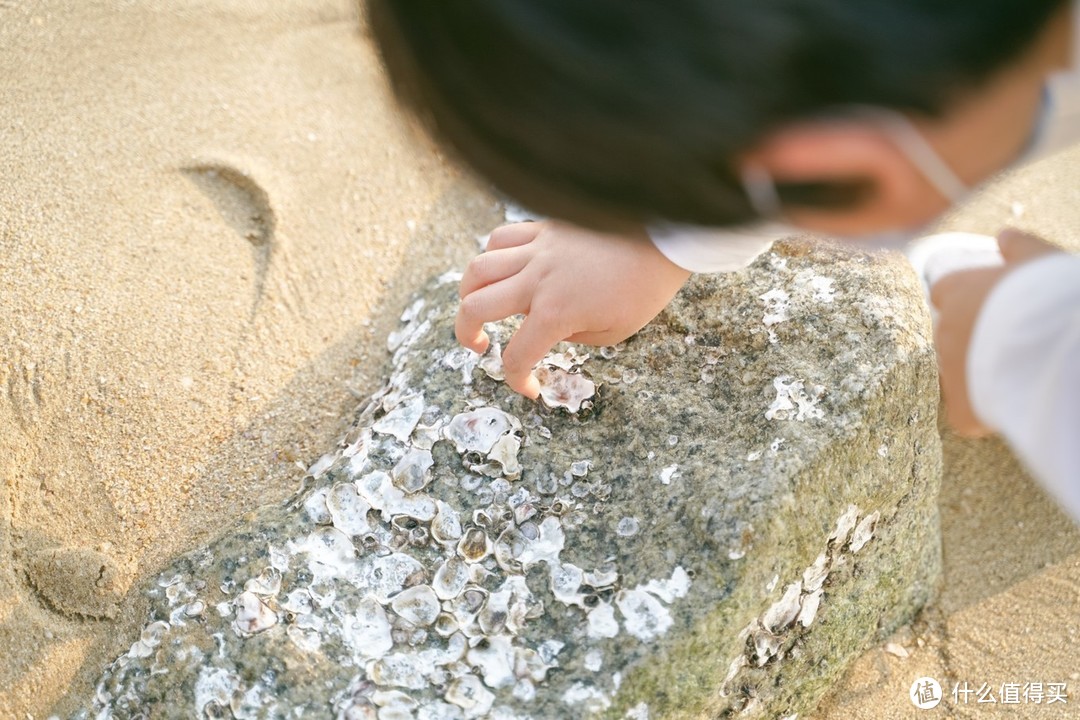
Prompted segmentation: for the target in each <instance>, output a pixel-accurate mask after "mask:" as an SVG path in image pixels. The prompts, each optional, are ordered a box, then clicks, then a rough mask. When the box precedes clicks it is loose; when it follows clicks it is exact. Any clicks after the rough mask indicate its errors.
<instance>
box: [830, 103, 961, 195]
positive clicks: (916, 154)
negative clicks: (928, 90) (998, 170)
mask: <svg viewBox="0 0 1080 720" xmlns="http://www.w3.org/2000/svg"><path fill="white" fill-rule="evenodd" d="M848 109H850V110H853V111H854V114H855V116H856V117H864V118H867V119H868V120H871V121H874V122H877V123H879V124H880V125H881V126H882V127H884V128H885V129H886V130H887V131H888V133H889V136H890V137H891V138H892V140H893V142H895V143H896V145H897V147H899V148H900V149H901V150H902V151H903V152H904V154H905V155H907V156H908V158H909V159H910V160H911V161H912V162H913V163H914V164H915V167H917V168H919V171H920V172H922V174H923V176H924V177H925V178H926V179H927V180H929V181H930V184H931V185H933V186H934V188H935V189H936V190H937V191H938V192H939V193H941V195H942V197H944V198H946V199H947V200H949V201H951V202H952V203H954V204H955V203H958V202H960V201H961V200H963V199H964V198H966V197H967V196H968V195H969V194H970V193H971V188H970V187H968V185H967V183H965V182H964V181H963V180H961V179H960V177H959V176H958V175H957V174H956V173H955V172H953V169H952V168H950V167H949V166H948V165H947V164H946V163H945V161H944V160H942V159H941V155H939V154H938V152H937V150H935V149H934V147H933V146H932V145H931V144H930V143H929V141H927V139H926V138H925V137H923V135H922V133H920V132H919V131H918V129H917V128H916V127H915V125H913V124H912V122H911V120H909V119H908V118H907V117H905V116H904V115H903V114H901V113H899V112H896V111H895V110H889V109H887V108H878V107H869V106H862V105H856V106H851V107H850V108H848Z"/></svg>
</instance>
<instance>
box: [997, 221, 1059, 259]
mask: <svg viewBox="0 0 1080 720" xmlns="http://www.w3.org/2000/svg"><path fill="white" fill-rule="evenodd" d="M997 239H998V247H1000V248H1001V256H1002V257H1004V258H1005V262H1006V264H1008V265H1019V264H1020V263H1025V262H1028V261H1029V260H1034V259H1035V258H1038V257H1042V256H1043V255H1049V254H1050V253H1055V252H1060V249H1059V248H1057V247H1054V246H1053V245H1051V244H1050V243H1048V242H1046V241H1045V240H1043V239H1042V238H1041V237H1039V236H1038V235H1032V234H1031V233H1027V232H1024V231H1023V230H1017V229H1016V228H1005V229H1004V230H1002V231H1001V232H1000V233H998V236H997Z"/></svg>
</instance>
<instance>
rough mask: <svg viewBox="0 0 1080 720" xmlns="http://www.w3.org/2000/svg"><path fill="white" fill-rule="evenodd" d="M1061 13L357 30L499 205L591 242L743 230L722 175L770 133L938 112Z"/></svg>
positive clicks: (413, 13)
mask: <svg viewBox="0 0 1080 720" xmlns="http://www.w3.org/2000/svg"><path fill="white" fill-rule="evenodd" d="M1066 1H1067V0H368V16H369V24H370V27H371V29H372V31H373V33H374V35H375V37H376V39H377V41H378V43H379V45H380V47H381V50H382V53H383V58H384V60H385V63H386V65H387V68H388V71H389V73H390V76H391V81H392V82H393V84H394V86H395V88H396V89H397V91H398V93H399V95H400V96H401V97H402V98H403V99H404V100H405V101H406V102H407V103H408V104H410V105H411V106H412V107H413V108H414V109H415V110H416V111H417V112H418V113H419V114H420V115H421V117H423V118H425V119H426V120H427V121H428V122H429V123H430V124H431V125H432V129H433V130H434V132H435V134H436V135H437V136H438V137H440V138H441V139H442V140H443V141H445V142H447V143H448V144H449V145H450V146H451V147H452V148H454V149H455V150H456V151H457V153H458V154H459V155H460V156H461V157H462V158H463V159H464V160H465V161H466V162H467V163H468V164H470V165H471V166H472V167H473V168H474V169H475V170H476V171H478V172H479V173H480V174H481V175H483V176H484V177H486V178H487V179H488V180H490V181H491V182H493V183H494V184H495V185H496V187H498V188H499V189H500V190H502V191H503V192H505V193H506V194H508V195H509V196H511V197H513V198H515V199H517V200H519V201H521V202H523V203H525V204H526V205H528V206H529V207H531V208H533V209H534V210H537V211H539V212H543V213H545V214H549V215H553V216H556V217H561V218H563V219H567V220H573V221H576V222H579V223H582V224H586V225H593V226H600V227H605V226H607V227H611V226H618V225H621V224H625V223H645V222H648V221H651V220H655V219H665V220H670V221H680V222H688V223H696V224H701V225H715V226H720V225H729V224H737V223H741V222H745V221H748V220H751V219H753V217H754V213H753V210H752V209H751V207H750V204H749V202H748V200H747V197H746V194H745V191H744V189H743V187H742V184H741V182H740V181H739V178H738V175H737V172H736V169H735V167H734V160H735V158H736V157H737V156H738V154H739V153H741V152H745V151H746V150H748V149H749V148H751V147H752V146H753V145H754V143H755V141H756V140H758V139H759V138H761V137H762V136H763V135H764V134H765V133H766V132H767V131H769V130H770V129H772V128H775V127H776V126H778V125H780V124H782V123H784V122H787V121H791V120H794V119H799V118H809V117H813V116H817V115H820V114H821V113H823V112H827V111H828V109H830V108H833V107H836V106H842V105H848V104H860V105H874V106H881V107H889V108H894V109H898V110H903V111H907V112H912V113H916V114H922V115H927V116H935V115H940V114H941V113H942V112H943V111H944V110H945V109H946V107H947V105H948V104H949V103H950V101H953V100H955V99H957V98H958V97H960V96H962V95H963V93H965V92H967V91H970V90H971V89H973V88H977V87H979V86H980V84H982V83H983V82H985V81H986V80H987V79H989V77H990V76H991V75H992V74H993V73H994V72H995V71H997V70H999V69H1001V68H1003V67H1004V66H1005V65H1006V64H1007V63H1008V62H1009V61H1010V60H1013V59H1015V58H1017V57H1019V56H1020V55H1021V54H1022V53H1023V52H1024V51H1025V50H1026V49H1027V48H1028V47H1029V46H1030V45H1031V44H1032V43H1033V42H1034V40H1035V38H1036V37H1037V36H1038V34H1039V33H1040V31H1041V30H1042V29H1043V28H1044V27H1046V25H1047V23H1048V22H1049V21H1050V19H1051V17H1052V16H1053V15H1054V14H1055V12H1057V11H1058V10H1060V9H1062V8H1063V7H1064V5H1065V3H1066ZM779 190H780V193H781V198H782V199H783V200H784V202H785V203H796V204H804V205H805V204H814V205H823V204H843V203H845V202H850V201H852V199H853V194H857V193H858V188H857V187H854V186H850V187H844V186H841V187H836V186H829V185H806V186H782V187H781V188H779Z"/></svg>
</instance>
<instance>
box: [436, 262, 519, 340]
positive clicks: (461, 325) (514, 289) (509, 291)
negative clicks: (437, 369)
mask: <svg viewBox="0 0 1080 720" xmlns="http://www.w3.org/2000/svg"><path fill="white" fill-rule="evenodd" d="M530 297H531V293H530V292H529V287H528V285H526V284H525V283H524V282H521V280H520V276H515V278H511V279H509V280H504V281H503V282H499V283H495V284H494V285H488V286H487V287H483V288H480V289H479V290H477V291H476V292H473V293H470V294H468V295H466V296H465V297H464V298H462V300H461V304H460V305H459V306H458V313H457V319H456V321H455V323H454V333H455V334H456V335H457V339H458V342H459V343H461V344H462V345H464V346H465V347H467V348H469V349H470V350H473V351H475V352H484V351H485V350H487V345H488V337H487V333H485V332H484V323H486V322H492V321H495V320H502V319H503V318H507V317H510V316H511V315H517V314H518V313H523V312H525V311H527V310H528V309H529V299H530Z"/></svg>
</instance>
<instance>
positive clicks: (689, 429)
mask: <svg viewBox="0 0 1080 720" xmlns="http://www.w3.org/2000/svg"><path fill="white" fill-rule="evenodd" d="M454 279H455V278H454V277H444V278H441V279H440V280H439V281H437V282H435V283H434V284H432V285H431V286H430V287H428V288H427V289H425V290H424V291H423V292H422V293H421V294H420V295H418V299H417V300H416V302H415V303H414V304H413V305H412V306H411V307H410V308H409V309H408V311H406V313H405V315H404V316H403V318H402V321H403V325H402V327H401V330H400V331H399V332H398V333H395V335H394V336H393V337H392V338H391V340H390V346H391V350H392V351H393V353H394V354H393V367H392V374H391V375H390V379H389V381H388V383H387V385H386V387H385V388H383V390H381V391H380V392H378V393H377V394H376V395H375V396H374V398H373V399H372V400H371V402H369V403H368V404H367V405H366V406H365V407H364V408H363V409H362V410H361V411H360V412H359V414H358V417H357V420H356V423H355V426H354V428H353V430H352V431H350V432H349V433H348V434H347V435H346V436H345V437H344V438H342V440H341V441H340V442H339V443H338V445H337V447H336V448H335V449H334V451H333V452H332V453H330V454H328V455H327V456H326V457H325V458H323V459H322V460H320V461H319V462H318V463H316V465H315V466H314V467H313V468H312V469H311V470H310V473H309V476H308V478H307V479H306V481H305V485H306V487H305V488H304V489H303V490H302V491H301V492H300V493H298V495H297V496H296V497H295V498H294V499H293V501H291V502H290V503H289V504H288V505H286V506H284V507H279V506H273V507H267V508H264V509H263V510H262V511H260V512H259V513H258V514H257V515H256V516H255V517H253V518H247V519H245V521H244V522H242V523H241V524H240V526H239V527H237V528H235V529H234V530H232V531H231V532H229V533H228V534H226V535H225V536H224V537H222V538H221V539H220V540H219V541H217V542H215V543H213V544H212V545H210V546H209V547H207V548H205V549H204V550H201V551H199V552H196V553H194V554H192V555H191V556H189V557H186V558H183V559H181V560H180V561H178V562H177V563H176V564H175V565H174V566H173V567H172V568H170V569H169V570H168V571H166V572H165V573H163V574H162V576H161V577H160V579H158V580H157V581H156V582H155V583H154V584H153V585H152V587H150V588H149V589H148V592H149V594H150V596H151V598H152V611H151V612H152V617H151V618H149V621H148V624H147V626H146V628H145V629H144V631H143V632H142V636H141V637H140V638H139V639H138V640H136V641H135V642H134V644H133V645H132V646H131V650H130V651H129V652H128V653H127V654H126V655H124V656H122V657H120V658H119V659H117V660H116V662H114V663H113V664H112V665H111V666H110V667H109V668H108V669H107V670H106V671H105V673H104V676H103V678H102V680H101V682H100V685H99V687H98V690H97V694H96V697H95V699H94V700H93V701H92V702H91V703H90V704H91V706H92V711H93V712H95V713H97V712H100V711H102V710H105V711H106V712H104V713H103V714H102V715H100V716H99V717H106V718H107V717H116V718H129V717H142V716H150V717H178V718H181V717H182V718H189V717H232V716H235V717H238V718H248V717H252V718H254V717H301V716H302V717H304V718H332V717H340V718H350V719H355V718H375V717H378V718H380V720H388V719H389V718H413V717H415V718H482V717H492V718H526V717H529V718H536V719H541V718H580V717H586V716H589V715H591V714H597V715H604V716H608V717H624V716H625V717H630V718H646V717H647V718H668V717H728V716H732V715H735V714H739V713H740V712H741V714H740V717H769V718H780V717H787V716H790V715H793V714H795V713H801V712H805V711H807V710H808V709H810V708H811V707H813V705H814V704H815V703H816V702H817V700H818V699H819V697H820V696H821V695H822V693H823V692H824V691H825V690H826V689H827V688H828V686H829V685H830V684H831V683H832V682H833V681H834V680H835V679H836V678H837V676H838V675H839V674H840V673H841V672H842V671H843V670H844V669H845V667H846V666H847V665H848V663H849V662H850V661H851V660H852V659H854V658H855V657H856V656H857V655H858V653H859V652H860V651H861V650H862V649H864V648H865V647H866V646H867V644H869V643H871V642H873V641H874V640H875V639H876V638H878V637H880V636H881V635H882V634H884V633H888V632H889V631H890V630H891V629H893V628H894V627H895V626H897V625H898V624H900V623H902V622H904V621H906V620H907V619H908V618H910V617H911V615H912V614H913V613H914V612H915V611H916V610H917V609H918V608H919V607H920V606H921V605H922V604H923V603H924V602H925V601H926V600H927V598H928V596H929V595H930V594H931V592H932V590H933V587H934V583H935V579H936V577H937V574H938V570H939V537H938V526H937V514H936V512H937V511H936V505H935V499H936V496H937V492H938V483H939V478H940V462H939V455H940V453H939V441H938V436H937V431H936V420H935V415H936V406H937V376H936V372H935V365H934V358H933V352H932V349H931V347H930V342H929V323H928V319H927V317H926V314H925V310H924V308H923V303H922V299H921V293H920V291H919V288H918V284H917V282H916V280H915V278H914V277H913V276H912V274H911V273H910V271H909V270H908V269H907V267H906V265H905V264H904V263H903V261H902V260H900V259H899V258H896V257H888V256H876V257H868V256H860V255H855V256H851V255H845V254H841V253H840V252H838V251H835V250H831V249H828V248H821V247H815V246H811V245H808V244H803V243H798V242H795V243H789V244H786V245H783V246H780V247H779V248H778V249H777V250H776V251H775V252H773V253H770V254H768V255H766V256H765V257H764V258H762V259H761V260H760V261H759V262H758V263H757V264H756V265H755V266H754V267H753V268H752V269H751V270H749V271H747V272H744V273H739V274H735V275H728V276H724V277H712V278H704V277H703V278H698V279H696V280H695V281H694V282H693V283H691V285H690V286H689V287H688V288H686V289H685V291H684V292H683V293H682V294H681V295H680V297H679V298H678V299H677V300H676V302H675V303H674V304H673V305H672V306H671V307H670V308H669V310H667V311H666V312H665V313H664V314H663V315H662V316H661V317H660V318H659V319H658V321H656V322H654V323H653V324H652V325H650V326H649V327H648V328H646V329H645V330H643V331H642V332H641V333H639V334H638V335H637V336H636V337H635V338H633V339H632V340H631V341H629V342H628V343H626V344H625V346H623V347H619V348H603V349H598V350H589V351H588V355H587V356H586V355H585V350H584V349H582V348H578V349H576V350H574V349H572V348H571V349H566V348H564V352H562V353H561V354H558V355H552V356H549V358H548V360H549V361H550V362H549V364H548V365H546V366H545V368H544V374H545V376H546V381H547V383H548V397H549V400H550V401H551V402H552V404H553V407H547V406H544V405H538V404H536V403H533V402H530V401H527V400H525V399H523V398H520V397H518V396H516V395H514V394H512V393H511V392H509V391H508V389H507V388H506V387H505V386H504V385H503V384H502V383H500V382H498V381H497V380H495V379H493V378H492V376H496V377H497V376H498V375H499V369H500V368H499V364H498V359H497V356H496V355H494V354H493V353H489V355H488V356H486V357H485V358H482V359H480V358H477V357H476V356H475V355H473V354H471V353H468V352H466V351H464V350H462V349H460V348H459V347H457V346H456V344H455V342H454V337H453V330H452V328H453V315H454V311H455V306H456V302H455V300H456V284H455V282H454ZM509 330H510V325H502V326H499V327H498V328H493V329H492V334H493V337H494V338H495V339H497V340H499V339H501V340H502V341H503V342H505V340H506V339H507V338H508V333H509ZM560 366H562V367H560ZM590 378H591V380H592V381H595V383H596V384H597V385H598V386H599V387H598V389H597V390H596V392H595V395H593V396H592V397H589V395H590V394H591V387H590V386H591V383H590V382H589V379H590ZM583 400H584V402H582V401H583ZM560 403H562V404H564V405H569V406H571V407H573V408H575V409H576V410H577V411H576V412H575V413H571V412H570V411H569V410H568V409H567V408H566V407H560V406H559V404H560ZM579 404H580V407H578V406H579ZM519 446H520V447H519ZM84 717H85V715H84Z"/></svg>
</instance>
